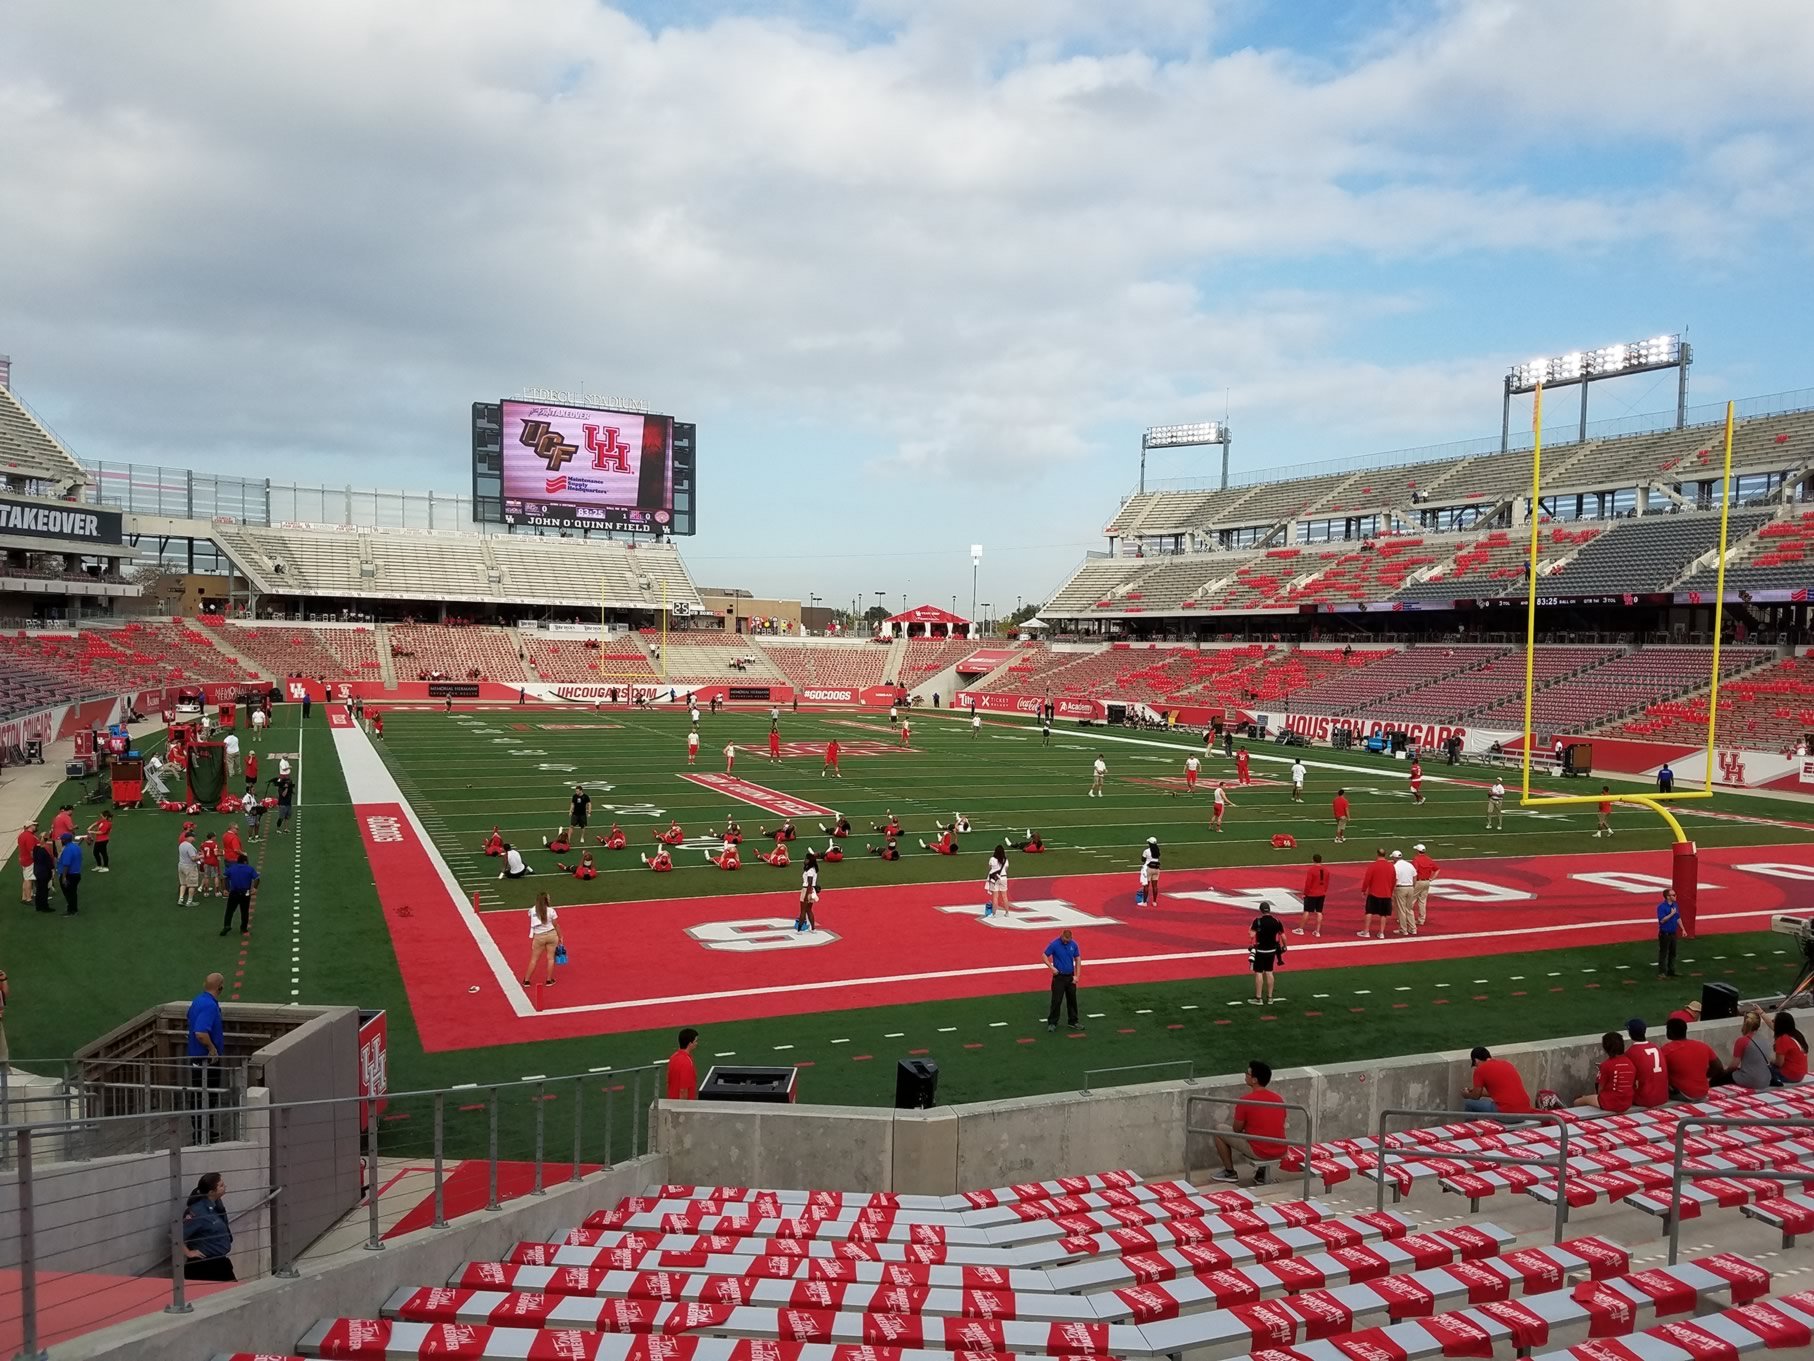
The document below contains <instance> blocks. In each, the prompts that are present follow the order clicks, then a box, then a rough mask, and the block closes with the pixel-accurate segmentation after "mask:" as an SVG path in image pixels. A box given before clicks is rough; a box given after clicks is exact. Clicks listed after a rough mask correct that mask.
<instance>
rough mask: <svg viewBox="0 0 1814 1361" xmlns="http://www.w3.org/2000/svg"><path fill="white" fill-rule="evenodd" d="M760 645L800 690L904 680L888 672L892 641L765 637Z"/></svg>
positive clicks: (836, 688) (771, 661) (776, 666)
mask: <svg viewBox="0 0 1814 1361" xmlns="http://www.w3.org/2000/svg"><path fill="white" fill-rule="evenodd" d="M757 646H758V647H760V648H761V651H762V654H763V656H764V657H766V658H767V659H768V661H769V664H770V665H771V666H773V667H775V668H776V669H777V670H778V671H779V672H780V673H781V674H782V675H783V676H785V677H786V678H787V680H788V683H789V684H790V685H792V686H794V688H795V689H798V690H809V689H812V690H817V689H834V690H846V689H848V690H856V689H862V688H864V687H866V686H871V685H880V684H882V683H883V681H885V680H889V681H892V680H905V678H904V677H897V676H891V675H888V674H887V671H888V662H889V658H890V657H892V656H893V655H894V653H893V647H892V645H890V644H884V643H879V642H859V643H809V642H786V643H782V642H773V641H770V640H768V639H763V640H762V641H761V642H760V643H758V644H757ZM907 683H908V684H914V683H917V682H912V681H909V682H907Z"/></svg>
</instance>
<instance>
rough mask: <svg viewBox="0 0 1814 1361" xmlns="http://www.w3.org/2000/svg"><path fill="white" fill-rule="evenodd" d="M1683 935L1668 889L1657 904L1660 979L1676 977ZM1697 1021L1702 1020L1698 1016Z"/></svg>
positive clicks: (1678, 910) (1672, 894)
mask: <svg viewBox="0 0 1814 1361" xmlns="http://www.w3.org/2000/svg"><path fill="white" fill-rule="evenodd" d="M1596 835H1597V833H1596ZM1681 934H1682V909H1681V906H1680V904H1678V903H1677V902H1676V900H1675V890H1674V889H1672V888H1666V889H1664V890H1663V900H1662V901H1661V902H1660V903H1658V904H1657V977H1658V978H1674V977H1675V947H1676V943H1677V941H1678V940H1679V939H1680V938H1681ZM1697 1005H1698V1003H1697ZM1695 1019H1696V1020H1699V1019H1700V1018H1699V1017H1698V1016H1697V1017H1696V1018H1695Z"/></svg>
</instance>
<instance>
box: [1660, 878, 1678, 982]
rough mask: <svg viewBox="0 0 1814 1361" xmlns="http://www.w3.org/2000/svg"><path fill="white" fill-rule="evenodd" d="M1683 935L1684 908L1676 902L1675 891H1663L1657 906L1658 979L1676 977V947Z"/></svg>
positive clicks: (1669, 889) (1670, 889)
mask: <svg viewBox="0 0 1814 1361" xmlns="http://www.w3.org/2000/svg"><path fill="white" fill-rule="evenodd" d="M1681 934H1682V908H1681V905H1680V904H1679V903H1677V902H1676V900H1675V890H1674V889H1672V888H1666V889H1664V890H1663V901H1662V902H1660V903H1658V904H1657V977H1658V978H1674V977H1675V946H1676V941H1677V939H1678V938H1679V937H1680V936H1681Z"/></svg>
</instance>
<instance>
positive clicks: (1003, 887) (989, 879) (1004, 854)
mask: <svg viewBox="0 0 1814 1361" xmlns="http://www.w3.org/2000/svg"><path fill="white" fill-rule="evenodd" d="M983 893H984V895H985V897H984V901H983V915H984V916H985V917H993V916H994V915H995V914H996V913H997V912H999V913H1001V915H1002V916H1004V917H1005V916H1007V915H1008V848H1007V847H1006V846H1002V845H999V844H998V845H997V846H996V847H995V849H994V850H993V851H991V852H989V873H988V875H987V876H986V877H985V878H984V879H983Z"/></svg>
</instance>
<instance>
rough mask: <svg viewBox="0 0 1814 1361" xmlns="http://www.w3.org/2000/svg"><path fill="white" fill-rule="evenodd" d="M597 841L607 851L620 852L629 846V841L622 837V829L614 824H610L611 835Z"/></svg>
mask: <svg viewBox="0 0 1814 1361" xmlns="http://www.w3.org/2000/svg"><path fill="white" fill-rule="evenodd" d="M598 841H599V844H600V845H602V846H603V847H604V848H605V849H606V850H607V851H621V850H622V849H623V848H624V847H625V846H628V845H629V844H630V839H629V838H628V837H627V836H625V835H624V829H623V828H622V827H619V826H618V825H617V824H616V823H615V822H614V823H612V824H611V834H610V835H609V836H601V837H599V838H598Z"/></svg>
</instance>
